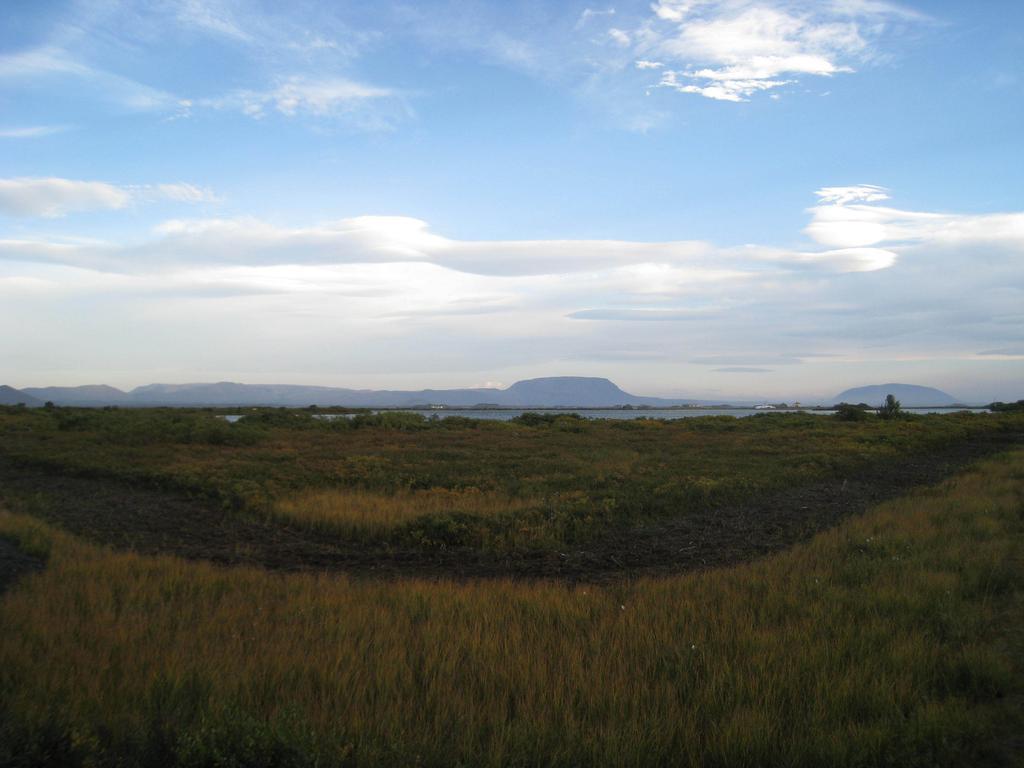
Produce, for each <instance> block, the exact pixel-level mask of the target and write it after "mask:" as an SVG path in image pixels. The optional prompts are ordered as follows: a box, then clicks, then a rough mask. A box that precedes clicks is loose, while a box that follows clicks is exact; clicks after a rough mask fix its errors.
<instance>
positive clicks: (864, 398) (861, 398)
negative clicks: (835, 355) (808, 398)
mask: <svg viewBox="0 0 1024 768" xmlns="http://www.w3.org/2000/svg"><path fill="white" fill-rule="evenodd" d="M886 395H892V396H893V397H895V398H896V399H897V400H899V401H900V404H901V405H903V406H905V407H907V408H923V407H927V406H932V405H934V406H944V405H955V404H956V403H959V402H963V401H961V400H957V399H956V398H955V397H953V396H952V395H950V394H947V393H946V392H943V391H942V390H940V389H935V388H934V387H921V386H918V385H916V384H871V385H869V386H866V387H854V388H853V389H848V390H846V391H845V392H840V393H839V394H838V395H836V396H835V397H834V398H832V402H833V403H867V404H868V405H872V406H874V405H880V404H881V403H882V402H884V401H885V396H886Z"/></svg>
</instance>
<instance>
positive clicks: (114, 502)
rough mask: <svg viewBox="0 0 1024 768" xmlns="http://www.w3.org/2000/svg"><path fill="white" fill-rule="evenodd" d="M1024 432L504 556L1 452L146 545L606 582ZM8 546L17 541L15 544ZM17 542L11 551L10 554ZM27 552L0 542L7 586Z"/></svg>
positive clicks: (38, 508) (453, 573)
mask: <svg viewBox="0 0 1024 768" xmlns="http://www.w3.org/2000/svg"><path fill="white" fill-rule="evenodd" d="M1022 442H1024V435H1020V434H999V435H993V436H988V437H985V438H982V439H975V440H972V441H969V442H965V443H962V444H960V445H957V446H954V447H951V448H947V449H944V450H941V451H937V452H933V453H929V454H923V455H916V456H907V457H903V458H901V459H899V460H896V461H891V462H889V463H886V464H882V465H878V466H876V467H873V468H872V469H871V470H870V471H866V472H863V473H860V474H857V475H851V476H849V477H845V478H837V479H830V480H824V481H820V482H816V483H813V484H809V485H804V486H800V487H794V488H790V489H786V490H784V491H777V492H772V493H766V494H764V495H761V496H759V497H757V498H754V499H751V500H750V501H748V502H745V503H743V504H737V505H735V506H728V507H720V508H717V509H713V510H703V511H696V512H688V513H687V514H685V515H680V516H679V517H675V518H671V519H667V520H661V521H657V522H652V523H646V524H644V525H639V526H636V527H633V528H629V529H625V530H624V529H618V530H612V531H609V532H608V533H607V534H606V535H603V536H601V537H599V538H597V539H595V540H594V541H592V542H589V543H588V544H587V545H586V546H585V547H582V548H576V549H572V550H570V551H565V552H539V553H529V554H520V555H514V556H508V557H498V556H496V555H493V554H489V553H486V552H479V551H476V550H467V549H448V550H443V551H424V550H422V549H414V548H396V547H372V546H366V545H360V544H353V543H349V542H345V541H340V540H338V539H337V538H334V537H331V536H329V535H328V534H323V533H316V532H312V531H307V530H303V529H300V528H295V527H290V526H287V525H284V524H281V523H279V522H274V521H266V520H259V519H254V518H252V517H249V516H245V515H242V514H239V513H233V512H229V511H226V510H223V509H220V508H218V507H216V506H212V505H211V504H210V503H209V502H206V501H203V500H198V499H194V498H189V497H188V496H184V495H180V494H175V493H169V492H166V491H162V490H155V489H152V488H148V487H142V486H138V485H131V484H127V483H122V482H118V481H115V480H110V479H106V478H87V477H72V476H66V475H60V474H55V473H53V472H51V471H47V470H41V469H34V468H26V467H20V466H16V465H15V464H13V463H12V462H11V461H10V460H8V459H5V458H3V457H0V498H3V499H4V500H5V501H6V502H7V504H8V506H9V507H10V508H11V509H15V510H19V511H27V512H29V513H31V514H33V515H36V516H38V517H41V518H43V519H45V520H47V521H49V522H52V523H55V524H57V525H59V526H61V527H62V528H64V529H66V530H68V531H70V532H72V533H74V534H77V535H79V536H82V537H83V538H86V539H89V540H92V541H95V542H99V543H102V544H107V545H110V546H113V547H115V548H118V549H127V550H133V551H136V552H139V553H143V554H172V555H177V556H180V557H185V558H189V559H194V560H207V561H210V562H213V563H217V564H222V565H252V566H259V567H263V568H267V569H271V570H279V571H310V570H328V571H344V572H347V573H350V574H352V575H354V576H364V577H399V576H425V577H440V578H445V577H448V578H471V577H508V578H555V579H562V580H567V581H586V582H603V581H609V580H612V579H616V578H621V577H635V576H642V575H664V574H671V573H680V572H683V571H693V570H701V569H705V568H711V567H717V566H724V565H732V564H735V563H741V562H746V561H749V560H753V559H756V558H758V557H761V556H763V555H766V554H768V553H771V552H777V551H779V550H782V549H785V548H787V547H789V546H791V545H793V544H794V543H796V542H798V541H801V540H804V539H807V538H809V537H810V536H812V535H814V534H815V533H817V532H819V531H822V530H824V529H827V528H830V527H832V526H834V525H836V524H837V523H838V522H839V521H841V520H843V519H844V518H846V517H849V516H851V515H856V514H860V513H861V512H863V511H864V510H866V509H867V508H868V507H870V506H872V505H874V504H877V503H879V502H881V501H884V500H886V499H889V498H893V497H895V496H898V495H900V494H903V493H905V492H906V491H908V490H909V489H911V488H914V487H916V486H924V485H931V484H934V483H937V482H939V481H941V480H943V479H945V478H947V477H949V476H950V475H951V474H953V473H954V472H956V471H957V470H959V469H961V468H963V467H964V466H966V465H968V464H970V463H971V462H973V461H975V460H977V459H979V458H982V457H984V456H987V455H989V454H992V453H995V452H998V451H1001V450H1006V449H1008V448H1011V447H1014V446H1016V445H1020V444H1021V443H1022ZM8 550H10V551H8ZM12 552H13V554H12ZM28 560H29V561H31V562H32V564H26V562H25V556H24V555H21V554H20V553H18V551H17V550H16V549H13V548H11V546H10V545H5V544H4V543H3V542H2V541H0V589H2V587H3V585H4V583H5V578H10V577H7V576H5V574H8V573H10V574H17V573H18V572H20V571H23V570H25V569H27V568H31V567H39V563H38V561H32V559H31V558H28Z"/></svg>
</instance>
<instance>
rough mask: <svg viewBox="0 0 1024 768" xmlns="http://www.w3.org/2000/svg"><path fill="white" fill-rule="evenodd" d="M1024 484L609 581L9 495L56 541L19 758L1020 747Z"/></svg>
mask: <svg viewBox="0 0 1024 768" xmlns="http://www.w3.org/2000/svg"><path fill="white" fill-rule="evenodd" d="M1022 505H1024V452H1017V453H1014V454H1012V455H1010V456H1005V455H1004V456H1003V457H999V458H995V459H990V460H988V461H987V462H985V463H984V464H982V465H981V466H980V467H979V468H978V469H976V470H974V471H971V472H969V473H967V474H964V475H962V476H959V477H957V478H955V479H952V480H950V481H949V482H946V483H945V484H943V485H942V486H940V487H938V488H936V489H933V490H927V491H921V492H917V493H914V494H912V495H910V496H908V497H906V498H903V499H900V500H897V501H894V502H890V503H887V504H885V505H882V506H881V507H878V508H876V509H874V510H872V511H871V512H869V513H868V514H867V515H865V516H863V517H861V518H858V519H854V520H851V521H848V522H847V523H845V524H844V525H842V526H841V527H839V528H838V529H835V530H833V531H830V532H827V533H824V534H821V535H819V536H817V537H816V538H815V539H813V540H812V541H810V542H809V543H806V544H803V545H799V546H797V547H795V548H793V549H792V550H790V551H787V552H785V553H782V554H780V555H776V556H774V557H772V558H768V559H765V560H761V561H758V562H755V563H752V564H749V565H746V566H741V567H736V568H731V569H721V570H716V571H709V572H705V573H700V574H693V575H687V576H678V577H672V578H667V579H660V580H640V581H634V582H623V583H620V584H618V585H616V586H612V587H601V588H599V587H593V586H576V587H570V586H566V585H560V584H555V583H512V582H506V581H479V582H467V583H451V582H445V581H440V582H438V581H415V580H412V581H400V582H373V581H369V582H367V581H353V580H350V579H348V578H345V577H343V576H334V577H330V576H315V575H289V576H283V575H272V574H268V573H266V572H262V571H259V570H250V569H217V568H215V567H212V566H207V565H203V564H197V563H187V562H184V561H181V560H177V559H173V558H170V557H141V556H137V555H133V554H126V553H114V552H112V551H109V550H104V549H102V548H97V547H95V546H92V545H88V544H85V543H83V542H81V541H79V540H76V539H75V538H72V537H70V536H68V535H67V534H64V533H61V532H59V531H57V530H54V529H51V528H48V527H47V526H45V525H43V524H41V523H39V522H38V521H37V520H35V519H33V518H31V517H28V516H24V515H18V514H12V513H2V514H0V536H3V537H4V538H7V539H9V540H13V541H16V542H18V543H19V545H20V546H21V547H22V548H24V549H26V550H28V551H31V552H35V553H37V554H39V555H41V556H44V557H46V558H47V568H46V569H45V571H43V572H42V573H40V574H37V575H32V576H28V577H26V578H24V579H23V580H21V581H20V582H19V583H18V584H17V585H16V586H15V587H14V588H13V589H11V590H10V591H8V592H7V593H6V594H5V595H3V597H2V598H0V626H2V627H3V628H4V629H3V632H2V633H0V745H2V746H0V764H3V765H33V764H60V765H152V766H167V765H183V766H184V765H189V766H199V765H238V766H241V765H247V766H263V765H266V766H271V765H273V766H287V765H345V764H348V765H381V766H384V765H387V766H391V765H425V766H430V765H485V766H506V765H550V766H570V765H595V766H600V765H608V766H623V765H703V766H759V765H786V766H821V765H842V766H874V765H900V766H917V765H921V766H924V765H929V766H930V765H949V766H962V765H1003V764H1010V761H1011V760H1012V755H1011V753H1010V751H1009V750H1010V746H1011V744H1012V741H1011V737H1012V736H1013V734H1019V733H1020V732H1021V729H1022V728H1024V720H1022V718H1021V696H1022V693H1024V670H1022V668H1021V659H1022V658H1024V646H1022V636H1024V613H1022V609H1024V561H1022V554H1024V549H1022V547H1024V517H1022V514H1021V510H1022ZM1017 757H1018V759H1019V757H1020V756H1019V753H1018V754H1017Z"/></svg>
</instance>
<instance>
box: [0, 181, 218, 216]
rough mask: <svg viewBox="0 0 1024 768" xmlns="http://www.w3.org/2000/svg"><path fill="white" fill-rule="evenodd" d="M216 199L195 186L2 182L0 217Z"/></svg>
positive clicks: (94, 182)
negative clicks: (144, 203)
mask: <svg viewBox="0 0 1024 768" xmlns="http://www.w3.org/2000/svg"><path fill="white" fill-rule="evenodd" d="M215 199H216V198H215V197H214V195H213V193H212V192H210V191H209V190H205V189H202V188H200V187H197V186H195V185H192V184H155V185H142V186H118V185H116V184H108V183H106V182H103V181H77V180H73V179H60V178H13V179H0V214H6V215H8V216H19V217H42V218H56V217H59V216H65V215H67V214H69V213H74V212H79V211H95V210H117V209H120V208H125V207H126V206H128V205H130V204H131V203H133V202H143V201H155V200H171V201H175V202H183V203H201V202H210V201H213V200H215Z"/></svg>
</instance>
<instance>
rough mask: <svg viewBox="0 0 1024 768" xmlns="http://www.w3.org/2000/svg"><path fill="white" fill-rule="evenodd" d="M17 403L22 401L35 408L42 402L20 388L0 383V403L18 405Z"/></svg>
mask: <svg viewBox="0 0 1024 768" xmlns="http://www.w3.org/2000/svg"><path fill="white" fill-rule="evenodd" d="M19 403H23V404H25V405H27V406H29V407H30V408H37V407H39V406H40V405H42V404H43V403H42V401H40V400H37V399H36V398H34V397H32V395H29V394H27V393H26V392H23V391H22V390H20V389H15V388H14V387H8V386H7V385H6V384H0V405H18V404H19Z"/></svg>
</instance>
